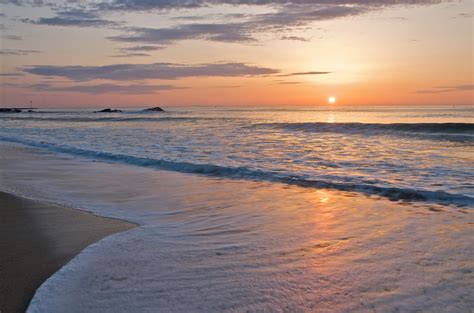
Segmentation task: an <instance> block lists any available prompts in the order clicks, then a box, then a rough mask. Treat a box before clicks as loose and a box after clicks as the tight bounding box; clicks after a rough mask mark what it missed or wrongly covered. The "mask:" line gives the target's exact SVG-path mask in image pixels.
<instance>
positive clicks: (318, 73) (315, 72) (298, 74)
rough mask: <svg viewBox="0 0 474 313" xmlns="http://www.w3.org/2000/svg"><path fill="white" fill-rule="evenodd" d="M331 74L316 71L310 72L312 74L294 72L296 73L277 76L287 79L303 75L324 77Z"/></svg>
mask: <svg viewBox="0 0 474 313" xmlns="http://www.w3.org/2000/svg"><path fill="white" fill-rule="evenodd" d="M331 73H332V72H317V71H312V72H296V73H289V74H281V75H278V76H280V77H288V76H303V75H326V74H331Z"/></svg>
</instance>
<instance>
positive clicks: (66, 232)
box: [0, 191, 136, 313]
mask: <svg viewBox="0 0 474 313" xmlns="http://www.w3.org/2000/svg"><path fill="white" fill-rule="evenodd" d="M0 208H1V212H0V214H1V216H2V218H0V232H1V236H0V249H1V251H2V253H1V255H0V312H2V313H15V312H24V311H25V310H26V309H27V307H28V304H29V302H30V301H31V299H32V297H33V295H34V293H35V291H36V289H37V288H38V287H39V286H40V285H41V284H42V283H43V282H44V281H46V280H47V279H48V278H49V277H50V276H51V275H53V274H54V273H55V272H56V271H58V270H59V269H60V268H61V267H63V266H64V265H65V264H66V263H68V262H69V261H70V260H71V259H72V258H73V257H75V256H76V255H77V254H79V253H80V252H81V251H82V250H83V249H84V248H86V247H87V246H89V245H90V244H92V243H94V242H97V241H99V240H101V239H102V238H104V237H106V236H109V235H112V234H115V233H118V232H123V231H126V230H129V229H131V228H133V227H135V226H136V225H135V224H133V223H129V222H125V221H120V220H116V219H112V218H105V217H99V216H96V215H93V214H91V213H87V212H85V211H81V210H76V209H72V208H67V207H63V206H59V205H55V204H49V203H42V202H38V201H34V200H29V199H25V198H21V197H18V196H16V195H13V194H10V193H6V192H2V191H0Z"/></svg>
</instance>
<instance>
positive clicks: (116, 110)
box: [94, 108, 122, 113]
mask: <svg viewBox="0 0 474 313" xmlns="http://www.w3.org/2000/svg"><path fill="white" fill-rule="evenodd" d="M94 113H122V110H118V109H110V108H109V109H103V110H100V111H95V112H94Z"/></svg>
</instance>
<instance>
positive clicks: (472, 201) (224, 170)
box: [0, 136, 474, 206]
mask: <svg viewBox="0 0 474 313" xmlns="http://www.w3.org/2000/svg"><path fill="white" fill-rule="evenodd" d="M0 140H2V141H6V142H12V143H20V144H24V145H27V146H31V147H37V148H45V149H47V150H50V151H53V152H58V153H64V154H69V155H74V156H80V157H84V158H89V159H98V160H102V161H108V162H117V163H124V164H130V165H135V166H141V167H147V168H153V169H160V170H169V171H176V172H182V173H190V174H200V175H205V176H209V177H217V178H228V179H248V180H254V181H266V182H278V183H285V184H290V185H296V186H301V187H307V188H328V189H336V190H340V191H349V192H359V193H363V194H366V195H378V196H383V197H386V198H388V199H390V200H394V201H397V200H402V201H425V202H431V203H437V204H451V205H456V206H471V205H474V198H472V197H469V196H466V195H462V194H453V193H448V192H445V191H430V190H417V189H410V188H400V187H395V186H389V185H387V186H381V185H375V184H370V183H367V182H357V183H354V182H344V181H342V182H339V181H338V182H335V181H332V180H326V179H324V178H322V179H309V178H305V177H300V176H297V175H294V174H291V173H281V172H272V171H268V170H258V169H252V168H248V167H229V166H220V165H214V164H196V163H190V162H176V161H169V160H164V159H153V158H146V157H136V156H131V155H126V154H117V153H110V152H103V151H94V150H86V149H81V148H74V147H69V146H66V145H58V144H52V143H47V142H44V141H41V142H37V141H32V140H25V139H17V138H10V137H3V136H0Z"/></svg>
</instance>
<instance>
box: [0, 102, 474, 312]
mask: <svg viewBox="0 0 474 313" xmlns="http://www.w3.org/2000/svg"><path fill="white" fill-rule="evenodd" d="M165 109H167V111H166V112H148V113H145V112H141V111H140V110H134V109H125V110H124V112H123V113H93V110H86V109H81V110H65V109H63V110H46V109H45V110H41V111H40V112H38V113H21V114H2V115H0V151H1V154H2V155H1V157H0V164H1V166H0V169H1V172H0V178H1V180H0V188H1V189H2V190H5V191H9V192H13V193H15V194H19V195H23V196H26V197H29V198H33V199H40V200H43V201H50V202H55V203H59V204H64V205H68V206H72V207H74V208H78V209H82V210H86V211H89V212H92V213H94V214H97V215H101V216H106V217H113V218H118V219H124V220H127V221H131V222H134V223H136V224H138V225H139V227H137V228H134V229H132V230H130V231H127V232H124V233H120V234H116V235H112V236H110V237H107V238H105V239H103V240H101V241H99V242H97V243H96V244H94V245H92V246H89V247H88V248H86V249H85V250H84V251H83V252H82V253H81V254H80V255H78V256H77V257H75V258H74V259H73V260H72V261H71V262H70V263H69V264H68V265H66V266H65V267H63V268H62V269H61V270H60V271H59V272H57V273H56V274H55V275H53V276H52V277H51V278H50V279H48V280H47V281H46V282H45V283H44V284H43V285H42V286H41V287H40V289H39V290H38V291H37V293H36V295H35V297H34V298H33V301H32V303H31V305H30V308H29V312H61V308H64V307H65V306H67V307H68V308H71V310H70V312H76V311H77V312H79V311H81V310H84V309H86V310H87V311H88V312H94V311H95V312H104V311H110V312H130V311H140V312H156V311H163V312H167V311H182V312H191V311H198V312H222V311H228V312H248V311H250V312H254V311H282V312H283V311H291V312H292V311H298V312H299V311H302V312H303V311H309V312H311V311H337V312H357V311H361V312H362V311H367V310H372V309H376V310H377V311H378V310H381V311H386V312H389V311H395V310H400V311H416V310H421V311H436V310H437V309H440V308H441V309H442V310H444V309H449V310H450V311H452V312H463V311H465V310H467V309H468V308H472V307H473V306H472V305H473V299H472V295H469V294H470V291H469V290H472V289H471V288H470V287H472V284H473V281H474V280H473V275H474V274H473V273H474V264H473V261H472V260H473V259H474V247H473V243H472V235H474V232H473V227H472V225H473V224H474V219H473V218H472V209H473V208H474V107H472V106H457V107H441V106H438V107H421V106H420V107H394V106H386V107H351V108H349V107H337V106H331V107H277V108H265V107H251V108H220V107H218V108H187V107H180V108H165ZM402 300H403V301H402ZM157 308H159V309H158V310H157Z"/></svg>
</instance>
